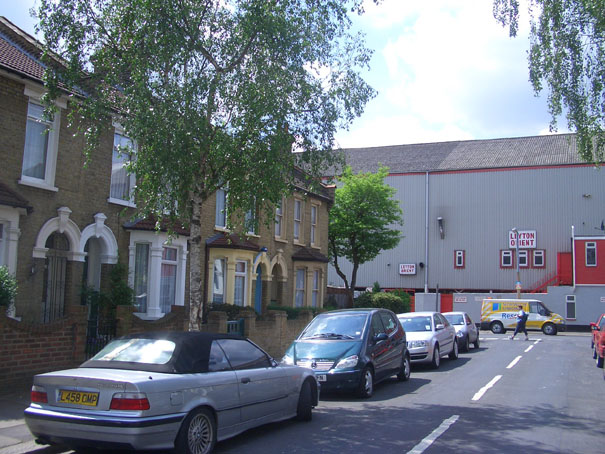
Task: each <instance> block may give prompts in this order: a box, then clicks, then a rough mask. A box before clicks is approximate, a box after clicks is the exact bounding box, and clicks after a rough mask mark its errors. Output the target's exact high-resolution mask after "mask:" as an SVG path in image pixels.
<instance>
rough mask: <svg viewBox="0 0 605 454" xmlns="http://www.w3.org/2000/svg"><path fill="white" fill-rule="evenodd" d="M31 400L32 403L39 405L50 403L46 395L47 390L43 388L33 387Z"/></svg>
mask: <svg viewBox="0 0 605 454" xmlns="http://www.w3.org/2000/svg"><path fill="white" fill-rule="evenodd" d="M30 399H31V401H32V403H39V404H47V403H48V396H47V394H46V390H45V389H44V388H42V387H41V386H35V385H34V386H32V390H31V393H30Z"/></svg>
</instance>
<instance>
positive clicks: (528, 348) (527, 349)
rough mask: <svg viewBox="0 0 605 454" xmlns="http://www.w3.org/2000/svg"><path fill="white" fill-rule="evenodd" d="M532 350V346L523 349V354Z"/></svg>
mask: <svg viewBox="0 0 605 454" xmlns="http://www.w3.org/2000/svg"><path fill="white" fill-rule="evenodd" d="M532 348H534V346H533V345H530V346H529V347H527V348H526V349H525V353H527V352H528V351H530V350H531V349H532Z"/></svg>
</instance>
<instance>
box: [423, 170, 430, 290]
mask: <svg viewBox="0 0 605 454" xmlns="http://www.w3.org/2000/svg"><path fill="white" fill-rule="evenodd" d="M428 292H429V173H428V172H426V176H425V183H424V293H428Z"/></svg>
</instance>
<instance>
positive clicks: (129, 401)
mask: <svg viewBox="0 0 605 454" xmlns="http://www.w3.org/2000/svg"><path fill="white" fill-rule="evenodd" d="M109 408H110V409H111V410H149V408H150V405H149V400H147V396H146V395H145V394H144V393H116V394H114V395H113V397H112V398H111V405H110V406H109Z"/></svg>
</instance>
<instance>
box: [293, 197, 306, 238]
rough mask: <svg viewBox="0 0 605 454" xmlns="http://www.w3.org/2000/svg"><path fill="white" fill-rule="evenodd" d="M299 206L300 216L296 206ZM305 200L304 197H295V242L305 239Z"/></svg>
mask: <svg viewBox="0 0 605 454" xmlns="http://www.w3.org/2000/svg"><path fill="white" fill-rule="evenodd" d="M297 207H299V208H300V209H299V210H298V211H299V213H298V215H299V217H298V218H297V217H296V215H297V214H296V208H297ZM304 209H305V208H304V202H303V200H302V199H299V198H297V197H296V198H295V199H294V209H293V217H292V221H293V225H292V232H293V233H292V237H293V239H294V242H295V243H302V242H303V241H304V240H303V219H304Z"/></svg>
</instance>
